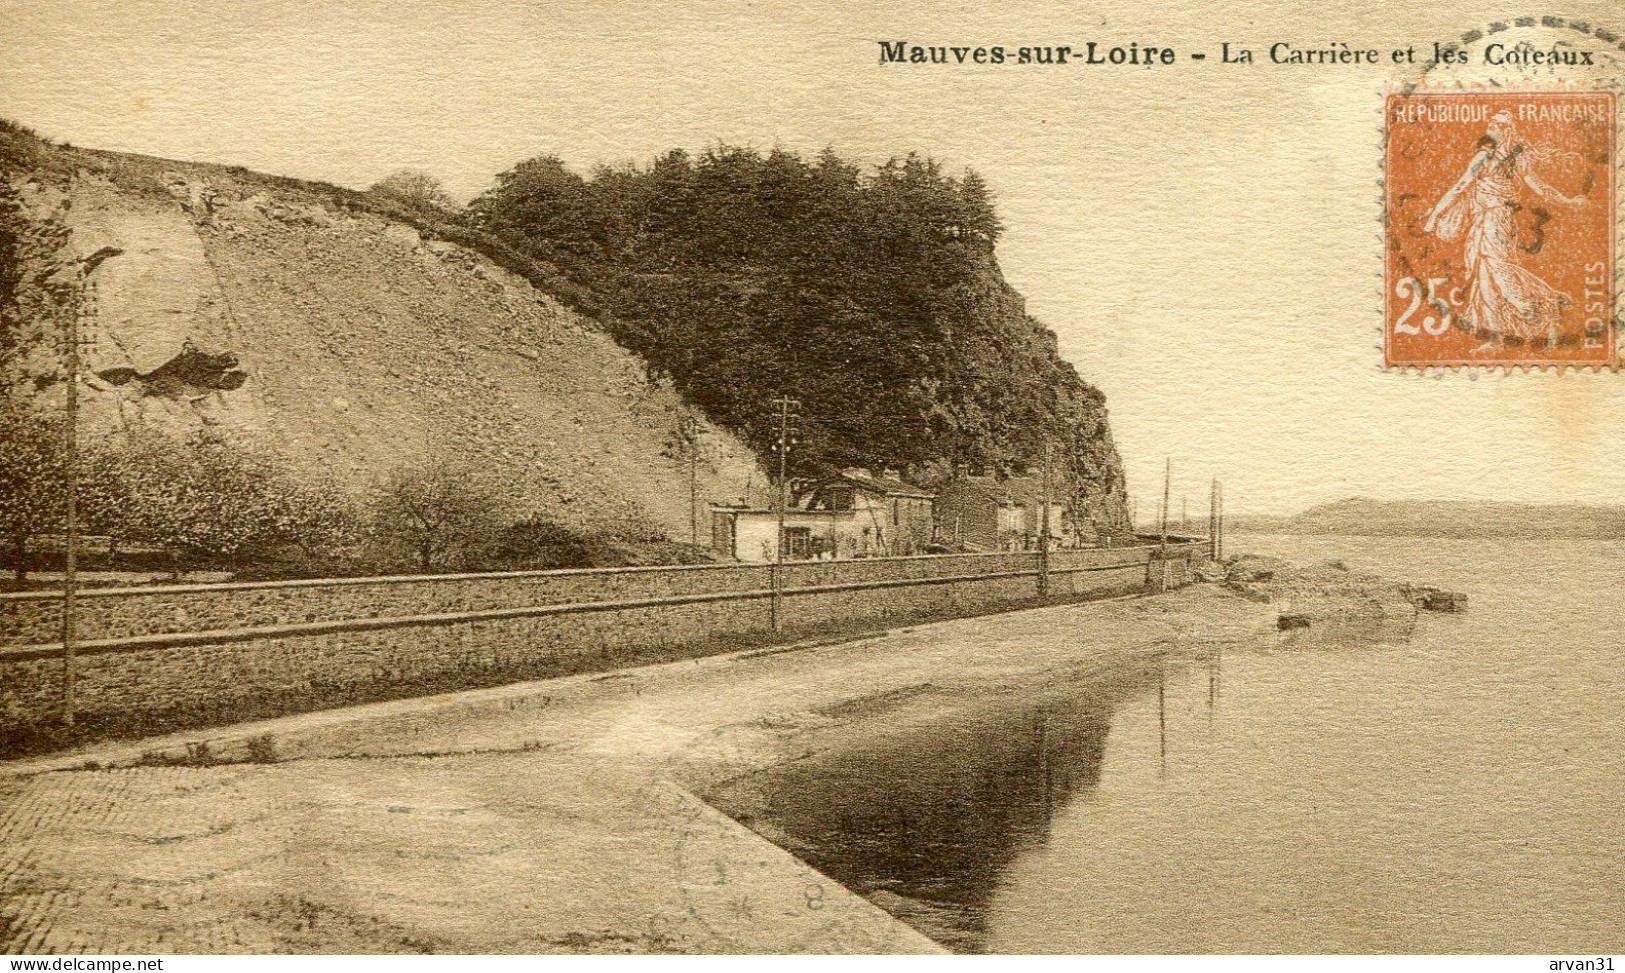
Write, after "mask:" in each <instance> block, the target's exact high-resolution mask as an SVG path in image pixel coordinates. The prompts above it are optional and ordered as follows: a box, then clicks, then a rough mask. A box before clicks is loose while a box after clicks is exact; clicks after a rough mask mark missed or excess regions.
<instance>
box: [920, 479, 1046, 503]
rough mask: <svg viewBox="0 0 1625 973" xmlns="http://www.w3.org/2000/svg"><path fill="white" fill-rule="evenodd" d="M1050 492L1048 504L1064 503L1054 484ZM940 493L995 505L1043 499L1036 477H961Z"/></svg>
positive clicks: (1041, 486) (1042, 486)
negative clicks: (968, 497) (972, 498)
mask: <svg viewBox="0 0 1625 973" xmlns="http://www.w3.org/2000/svg"><path fill="white" fill-rule="evenodd" d="M1050 490H1051V492H1050V498H1049V499H1050V503H1053V504H1061V503H1065V502H1066V498H1065V497H1064V496H1062V495H1061V493H1060V491H1059V490H1057V489H1056V488H1055V485H1054V484H1051V487H1050ZM942 492H943V493H945V494H950V495H951V494H959V495H960V496H970V497H979V498H982V499H985V500H989V501H991V502H993V503H997V504H1030V503H1038V502H1039V501H1040V500H1042V499H1043V497H1044V481H1043V480H1042V479H1041V478H1039V477H1036V476H1011V477H1006V478H1005V479H1003V480H999V479H995V478H994V477H991V476H962V477H960V478H958V479H957V480H954V481H953V482H951V483H949V484H948V485H946V486H944V487H943V488H942Z"/></svg>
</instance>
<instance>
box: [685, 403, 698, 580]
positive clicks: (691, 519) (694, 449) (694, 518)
mask: <svg viewBox="0 0 1625 973" xmlns="http://www.w3.org/2000/svg"><path fill="white" fill-rule="evenodd" d="M683 425H684V427H685V429H684V431H685V432H686V433H687V436H686V437H685V438H686V439H687V443H688V546H689V547H692V548H693V549H694V550H695V551H696V552H698V551H699V549H700V429H699V425H700V424H699V423H698V422H696V421H695V420H694V417H693V416H685V417H683Z"/></svg>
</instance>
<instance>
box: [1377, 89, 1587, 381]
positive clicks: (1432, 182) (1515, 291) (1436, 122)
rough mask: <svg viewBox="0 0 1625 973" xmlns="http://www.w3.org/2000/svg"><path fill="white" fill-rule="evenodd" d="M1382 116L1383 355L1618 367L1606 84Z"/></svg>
mask: <svg viewBox="0 0 1625 973" xmlns="http://www.w3.org/2000/svg"><path fill="white" fill-rule="evenodd" d="M1383 116H1384V117H1383V127H1384V134H1385V140H1384V150H1383V151H1384V155H1383V171H1384V180H1383V192H1384V202H1385V206H1386V219H1385V221H1384V225H1385V233H1386V236H1385V241H1384V243H1385V247H1384V249H1385V259H1384V267H1385V274H1384V287H1383V295H1384V299H1383V304H1384V321H1383V360H1384V363H1385V364H1386V365H1389V366H1400V367H1403V366H1471V365H1581V366H1611V365H1613V364H1614V363H1615V343H1616V339H1615V314H1616V312H1615V305H1614V297H1615V280H1614V276H1615V267H1614V247H1615V239H1616V230H1615V213H1616V210H1615V199H1616V192H1617V186H1616V183H1617V171H1618V170H1617V163H1616V158H1617V157H1616V155H1615V152H1616V141H1617V139H1616V133H1615V126H1616V119H1617V104H1616V99H1615V95H1614V93H1613V92H1611V91H1571V90H1531V91H1508V90H1502V89H1495V90H1481V91H1471V90H1469V91H1438V90H1433V91H1430V90H1426V89H1421V90H1416V91H1412V92H1410V93H1408V94H1391V95H1389V96H1388V99H1387V102H1386V104H1385V106H1384V112H1383Z"/></svg>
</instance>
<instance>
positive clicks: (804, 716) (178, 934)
mask: <svg viewBox="0 0 1625 973" xmlns="http://www.w3.org/2000/svg"><path fill="white" fill-rule="evenodd" d="M1272 621H1273V613H1272V611H1271V609H1270V608H1269V607H1268V606H1265V605H1261V604H1257V603H1252V602H1248V601H1246V600H1244V599H1241V598H1237V597H1235V596H1233V595H1231V594H1229V593H1226V592H1223V591H1221V590H1219V589H1217V588H1214V587H1211V586H1200V587H1197V588H1193V589H1188V590H1186V591H1182V592H1178V593H1174V594H1170V595H1165V596H1161V597H1157V598H1147V599H1136V600H1126V601H1116V602H1107V603H1097V604H1090V605H1074V606H1056V607H1049V608H1041V609H1034V610H1029V611H1022V612H1014V613H1010V614H1005V615H997V616H989V617H985V618H978V619H970V620H961V621H952V622H943V623H938V624H933V625H926V626H920V627H917V628H913V629H906V630H902V631H898V632H894V633H890V634H887V635H883V636H879V637H874V638H868V639H863V640H858V641H855V642H848V643H843V644H836V645H825V646H819V647H811V648H805V649H799V650H790V651H784V650H769V651H764V652H756V653H738V654H735V655H731V656H722V657H716V658H708V659H701V660H694V661H688V662H680V663H673V664H668V665H661V666H652V667H647V668H643V669H637V670H627V671H624V672H620V673H613V674H609V675H606V676H596V677H575V678H571V679H561V680H552V681H548V682H541V683H531V684H524V685H519V686H508V687H502V688H500V689H495V690H486V691H482V692H478V693H463V694H456V695H454V696H447V697H438V698H435V699H430V700H414V701H403V702H401V703H393V704H380V705H379V706H376V707H358V708H355V709H353V710H348V711H338V712H335V713H319V714H310V715H308V716H304V717H292V718H288V719H285V720H276V721H268V722H267V723H264V724H259V725H255V726H252V727H242V728H238V731H237V735H236V736H235V737H233V735H232V734H230V733H223V732H222V733H221V735H219V736H217V737H215V738H214V739H212V740H211V741H209V742H210V747H211V750H212V752H213V753H214V754H216V755H226V756H230V755H232V754H233V753H234V752H244V753H246V752H247V751H243V748H244V747H245V746H246V743H245V741H246V740H250V739H251V740H254V741H257V743H256V744H255V746H254V748H252V752H253V753H254V754H256V755H257V757H258V759H265V758H267V757H271V756H272V755H274V762H267V763H239V764H226V765H220V766H212V767H185V766H168V767H163V766H123V767H116V766H115V767H113V768H111V769H109V768H107V767H106V766H105V765H108V764H114V765H117V764H121V763H124V764H133V763H138V762H139V760H140V756H141V751H140V749H138V748H137V749H131V748H124V749H123V750H113V749H108V750H105V751H103V752H100V753H98V754H94V755H92V757H91V758H86V757H83V756H81V757H78V758H75V760H77V761H79V762H81V763H83V761H84V760H86V759H95V760H97V761H99V762H100V763H101V764H103V765H104V767H103V769H94V770H86V769H78V770H55V771H53V772H47V773H34V774H33V775H32V776H24V774H26V773H27V772H29V771H39V770H42V769H45V768H47V767H49V766H51V765H49V764H47V763H44V762H36V763H33V764H17V765H12V766H10V767H8V768H7V769H6V770H5V771H4V776H0V807H3V808H4V811H3V812H0V849H3V850H0V930H3V932H4V937H5V938H4V942H3V943H0V946H3V948H6V949H11V950H27V951H30V952H97V951H117V952H217V951H250V952H273V951H292V952H300V951H319V952H335V951H336V952H345V951H364V952H375V951H379V952H389V951H417V950H432V951H437V952H459V951H465V952H555V951H558V952H600V951H683V952H715V951H741V952H781V951H784V952H797V951H814V952H831V951H833V952H917V951H925V950H934V949H936V948H938V947H937V944H935V943H933V942H932V941H930V940H928V939H926V938H925V937H923V936H921V935H920V934H919V933H917V932H915V931H914V930H912V929H911V928H909V927H908V926H905V925H903V924H902V923H900V922H897V921H896V920H894V919H893V918H891V917H890V916H889V915H887V914H886V913H885V912H882V911H881V910H880V909H879V908H877V907H875V906H874V905H872V904H870V903H869V902H868V901H866V900H864V899H862V898H859V897H858V896H856V895H853V894H851V893H849V892H847V891H846V890H845V889H842V888H841V887H840V886H838V885H836V884H835V883H833V882H831V881H830V880H828V879H827V878H825V877H823V876H821V875H819V874H818V873H816V872H814V871H813V870H812V869H810V868H808V867H807V866H805V865H803V864H801V863H800V862H799V861H797V860H796V859H795V858H793V857H792V856H791V855H790V854H788V853H787V852H785V851H783V850H781V849H779V848H777V847H775V846H774V845H772V844H770V843H769V842H767V841H765V840H763V839H762V838H760V837H759V836H757V835H755V834H753V833H751V832H750V831H748V830H746V829H745V828H744V827H742V826H740V825H738V824H736V823H735V822H734V821H732V820H731V819H729V818H727V817H726V816H724V815H722V814H721V813H720V812H718V811H716V810H714V809H713V808H711V807H710V806H708V805H707V804H706V803H705V802H704V801H702V800H700V799H699V798H697V797H695V796H694V795H695V794H696V793H698V794H704V793H706V792H707V791H709V790H711V789H713V788H716V787H719V786H721V785H723V784H724V783H725V782H727V781H730V780H734V779H737V778H739V777H741V776H742V775H746V774H750V773H753V772H758V771H761V770H763V769H766V768H770V767H772V766H775V765H777V764H782V763H785V762H787V761H792V760H795V759H798V758H799V757H801V756H804V755H805V754H807V753H809V752H816V751H818V750H821V749H825V748H829V747H833V746H839V745H849V744H850V743H851V741H853V740H854V739H861V738H862V737H864V736H866V735H875V734H884V733H887V732H889V731H890V730H893V729H895V728H896V727H899V726H902V725H905V724H906V725H920V724H922V723H930V722H931V721H951V720H953V719H954V718H955V716H956V713H959V712H962V711H964V710H966V709H967V708H971V707H985V706H986V705H987V704H988V701H989V700H990V699H998V698H1001V697H1002V698H1009V699H1012V700H1016V699H1021V698H1023V697H1024V696H1025V695H1026V694H1030V693H1033V692H1037V691H1040V690H1041V689H1042V687H1045V686H1049V685H1053V684H1055V683H1056V682H1057V681H1060V680H1067V679H1075V678H1079V677H1081V676H1084V675H1087V674H1096V675H1098V674H1099V673H1100V672H1101V671H1103V670H1107V669H1110V667H1112V666H1114V665H1119V664H1122V663H1124V662H1125V661H1128V660H1132V659H1135V658H1143V657H1145V656H1147V655H1151V654H1156V653H1161V652H1169V651H1180V650H1182V649H1184V648H1191V649H1194V648H1196V647H1199V646H1201V645H1205V644H1210V643H1212V642H1213V641H1215V640H1226V639H1243V638H1256V637H1258V635H1259V633H1261V632H1266V631H1268V629H1269V627H1270V623H1271V622H1272ZM217 732H218V731H217ZM195 742H197V741H194V743H195ZM181 745H182V741H178V740H171V741H168V742H167V744H166V746H167V747H169V748H171V749H172V750H173V748H176V747H181ZM147 746H148V748H149V749H151V748H153V747H154V746H156V745H155V744H148V745H147ZM182 752H184V747H182ZM57 766H60V762H58V764H57Z"/></svg>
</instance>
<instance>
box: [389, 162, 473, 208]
mask: <svg viewBox="0 0 1625 973" xmlns="http://www.w3.org/2000/svg"><path fill="white" fill-rule="evenodd" d="M367 192H369V193H372V194H373V195H375V196H383V197H386V198H388V199H393V200H395V201H397V202H400V203H404V204H406V205H407V206H410V207H413V208H414V209H429V210H454V209H456V208H457V203H456V202H455V201H454V200H453V199H452V198H451V194H450V193H448V192H446V187H445V186H444V185H443V184H442V183H441V182H440V180H438V179H436V178H435V177H433V176H431V175H429V174H428V173H427V172H424V171H422V170H421V169H397V170H396V171H394V172H392V173H390V174H389V175H387V176H385V177H384V178H382V179H380V180H378V181H377V182H375V183H373V184H372V185H371V186H370V187H368V189H367Z"/></svg>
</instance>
